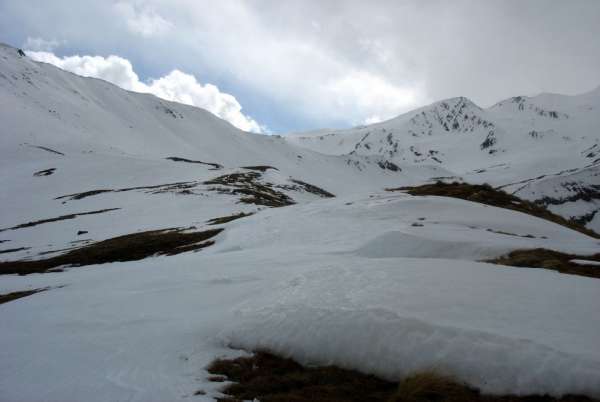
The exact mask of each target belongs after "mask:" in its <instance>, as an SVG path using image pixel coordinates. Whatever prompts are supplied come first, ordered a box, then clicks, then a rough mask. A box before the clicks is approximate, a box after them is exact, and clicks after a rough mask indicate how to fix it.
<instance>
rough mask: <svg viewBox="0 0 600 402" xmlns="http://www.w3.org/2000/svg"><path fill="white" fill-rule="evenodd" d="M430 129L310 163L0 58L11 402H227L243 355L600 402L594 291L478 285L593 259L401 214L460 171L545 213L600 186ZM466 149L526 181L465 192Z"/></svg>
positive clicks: (0, 268)
mask: <svg viewBox="0 0 600 402" xmlns="http://www.w3.org/2000/svg"><path fill="white" fill-rule="evenodd" d="M511 107H512V106H511ZM524 108H525V107H524ZM421 112H424V113H421ZM419 113H420V115H419V116H420V117H419V116H417V117H415V116H413V115H407V116H401V117H399V118H398V119H396V120H394V121H393V122H392V123H390V124H389V127H388V126H386V124H387V123H382V125H380V126H372V127H370V128H361V129H356V130H350V132H349V136H345V135H344V136H343V135H338V133H334V134H333V135H332V136H331V137H332V138H333V139H334V140H335V141H331V142H329V137H327V139H324V140H318V139H315V141H323V142H325V143H330V145H331V149H332V151H331V152H330V153H332V155H324V154H322V153H319V152H314V151H312V150H307V149H305V148H300V147H298V146H296V145H294V144H290V143H289V141H293V140H288V139H284V138H278V137H266V136H258V135H253V134H249V133H244V132H241V131H239V130H237V129H235V128H234V127H232V126H231V125H229V124H228V123H226V122H223V121H222V120H219V119H218V118H216V117H215V116H213V115H211V114H210V113H208V112H206V111H203V110H199V109H195V108H192V107H189V106H184V105H179V104H176V103H170V102H165V101H162V100H160V99H158V98H155V97H153V96H149V95H142V94H135V93H131V92H127V91H123V90H121V89H119V88H117V87H115V86H113V85H110V84H108V83H106V82H103V81H100V80H94V79H86V78H81V77H78V76H75V75H73V74H69V73H66V72H64V71H61V70H58V69H56V68H54V67H52V66H49V65H45V64H40V63H34V62H32V61H30V60H28V59H27V58H25V57H22V56H20V55H19V54H18V52H17V49H14V48H11V47H8V46H0V122H1V126H0V130H1V135H0V186H1V187H2V192H0V205H2V208H1V209H0V300H1V301H6V302H5V303H3V304H1V305H0V322H1V323H2V330H1V331H0V361H1V362H2V364H1V365H0V400H2V401H8V402H16V401H28V402H29V401H45V402H48V401H50V402H54V401H56V402H58V401H61V402H64V401H80V400H86V401H98V402H100V401H107V400H110V401H124V400H127V401H140V402H142V401H144V402H148V401H150V402H152V401H156V402H159V401H174V400H185V401H190V400H199V401H212V400H214V399H215V398H218V397H220V396H221V394H220V393H219V389H220V386H221V385H222V384H221V383H216V382H213V381H211V380H210V377H209V374H208V373H207V372H206V370H205V368H206V367H207V365H208V364H209V363H210V362H211V361H212V360H213V359H214V358H216V357H222V356H226V357H234V356H239V355H240V354H241V353H243V352H240V351H239V350H237V349H235V348H237V347H243V348H246V349H248V350H250V349H270V350H273V351H276V352H278V353H280V354H282V355H286V356H292V357H294V358H296V359H297V360H299V361H302V362H304V363H307V364H311V363H319V364H335V365H338V366H342V367H348V368H352V369H356V370H360V371H362V372H365V373H374V374H377V375H379V376H381V377H386V378H394V379H397V378H398V377H399V376H404V375H407V374H410V373H413V372H415V371H423V370H426V369H430V368H431V367H437V368H439V369H440V370H442V371H443V373H445V374H449V375H453V376H455V377H456V378H457V379H459V380H460V381H466V382H468V383H469V384H471V385H473V386H475V387H477V388H480V389H481V390H482V391H483V392H487V393H499V394H509V393H516V394H523V395H525V394H546V393H547V394H551V395H562V394H566V393H577V394H586V395H590V396H594V397H598V396H600V387H599V384H600V351H599V350H598V348H597V340H598V336H597V335H598V333H600V323H599V322H598V320H593V319H590V317H593V316H594V315H595V313H596V309H597V306H598V304H599V303H600V283H599V281H598V280H597V279H595V278H589V277H582V276H576V275H567V274H559V273H557V272H556V271H551V270H548V269H535V268H527V269H524V268H515V267H507V266H501V265H493V264H489V263H485V262H482V261H484V260H490V259H496V258H498V257H501V256H504V255H506V254H508V253H510V252H512V251H514V250H530V249H545V250H556V251H559V252H562V253H565V254H568V255H573V256H577V260H578V262H574V263H573V264H583V265H584V266H586V267H588V269H593V267H594V264H595V263H597V262H596V261H591V260H588V259H589V258H596V257H592V256H593V255H594V254H596V253H597V250H598V240H597V239H594V238H591V237H589V236H587V235H585V234H584V233H579V232H576V231H573V230H571V229H569V228H567V227H564V226H560V225H558V224H556V223H554V222H551V221H548V220H545V219H540V218H538V217H535V216H532V215H530V214H526V213H522V212H519V211H514V210H510V209H505V208H497V207H494V206H490V205H484V204H481V203H478V202H471V201H467V200H463V199H454V198H447V197H437V196H412V195H410V194H407V193H406V192H403V191H398V192H389V191H384V188H387V187H390V188H391V187H399V186H407V185H414V184H419V183H424V182H427V181H431V180H434V179H435V178H436V177H440V176H456V175H458V174H459V173H460V172H462V171H463V170H464V171H465V172H466V173H465V174H464V175H463V176H465V178H470V177H471V178H472V177H481V178H485V177H487V178H490V177H494V176H498V172H505V173H502V176H501V177H498V181H499V182H503V183H504V184H509V185H510V186H512V187H511V191H512V190H513V187H514V190H515V191H517V190H519V188H518V187H522V188H521V189H520V190H519V191H522V192H526V191H531V193H532V197H535V196H537V191H538V190H537V187H536V186H540V187H541V186H542V185H543V184H544V179H547V180H548V186H549V187H551V188H552V187H553V186H563V185H565V186H566V185H567V183H569V182H571V181H573V182H575V181H580V182H582V183H584V184H582V186H583V185H587V183H588V182H589V181H590V180H591V179H590V178H589V177H587V176H586V175H587V174H589V175H590V176H591V175H593V174H594V171H593V169H594V167H588V168H586V167H585V166H584V167H583V168H582V167H578V166H579V165H577V166H576V168H577V169H587V170H581V173H579V170H577V171H575V170H573V171H565V172H563V173H561V174H559V175H556V176H550V175H547V176H545V177H543V178H538V179H536V180H534V181H526V182H522V183H517V182H521V181H523V180H528V179H529V178H530V177H531V176H530V174H531V172H527V174H524V175H523V176H519V175H520V174H523V170H520V169H523V168H524V167H525V166H534V165H535V163H536V162H534V161H530V160H528V159H527V158H524V159H523V158H522V155H525V154H526V151H523V150H518V149H516V146H512V145H511V144H512V143H511V142H510V141H512V140H511V138H512V137H511V136H512V135H513V134H511V132H509V131H507V130H506V129H504V128H503V127H502V126H501V124H500V123H499V122H498V121H496V120H497V119H496V118H495V117H494V116H495V115H494V112H491V111H490V110H483V109H480V108H478V107H476V106H475V105H473V104H472V103H470V102H468V101H467V100H465V99H463V98H458V99H455V100H452V101H447V102H441V103H438V104H436V106H435V110H426V108H425V109H423V110H422V111H420V112H419ZM511 113H512V112H511ZM569 113H570V115H571V114H573V112H572V111H569ZM471 116H473V117H471ZM413 117H414V118H415V122H412V123H411V119H412V118H413ZM465 117H466V118H465ZM545 118H548V117H547V116H546V117H545ZM460 119H462V120H460ZM494 119H496V120H494ZM455 122H458V123H457V124H458V126H457V125H456V124H454V123H455ZM483 122H486V123H483ZM491 123H493V125H494V126H493V127H492V126H491V125H490V124H491ZM444 124H445V125H444ZM406 125H409V126H410V127H413V128H415V135H416V136H415V137H414V138H416V139H417V140H419V141H421V142H419V143H418V144H417V143H415V146H417V145H419V146H420V147H421V148H418V149H417V148H414V150H416V151H417V152H419V153H421V155H416V154H415V152H414V151H411V150H410V146H409V147H408V148H406V147H405V145H404V143H403V142H402V141H401V140H403V138H404V137H400V134H402V133H403V132H404V131H402V130H404V128H406V127H408V126H406ZM485 125H487V127H486V126H485ZM429 126H431V135H429V130H430V128H429ZM373 127H379V128H378V130H379V131H377V130H375V131H372V133H370V134H369V135H368V136H366V132H365V130H367V131H369V130H373ZM386 127H387V128H386ZM446 127H447V128H448V131H446ZM417 128H419V130H421V131H416V130H417ZM382 129H386V132H385V133H384V132H383V130H382ZM392 129H393V130H392ZM387 130H390V131H389V132H388V131H387ZM490 130H493V131H494V136H497V141H498V142H497V149H499V151H498V152H496V153H491V154H490V153H489V149H496V148H495V146H496V145H494V146H492V147H490V148H489V149H488V148H486V149H484V150H483V151H482V150H481V144H482V142H484V141H485V138H486V137H487V136H488V135H489V132H490ZM390 132H391V134H392V139H391V142H392V144H390V143H389V141H388V140H387V136H388V134H390ZM352 136H354V137H355V138H356V142H354V143H352V142H351V141H346V140H347V139H348V138H353V137H352ZM365 136H366V138H365ZM315 138H317V137H315ZM411 138H412V135H411ZM457 138H460V139H464V138H468V139H473V140H474V141H473V142H469V143H468V144H465V145H462V144H461V141H456V140H455V139H457ZM529 138H530V139H528V141H530V142H531V143H533V144H538V142H535V141H538V140H539V139H534V138H531V137H529ZM544 138H546V137H544ZM441 139H443V141H442V140H441ZM434 140H435V141H434ZM438 140H439V141H438ZM298 141H299V142H300V143H304V140H302V139H300V140H298ZM561 141H562V140H560V141H559V143H560V144H562V142H561ZM359 143H360V144H359ZM544 143H545V142H544ZM565 143H567V142H565ZM572 143H573V144H574V145H573V148H574V149H577V150H579V147H580V145H579V143H578V141H572ZM393 144H398V145H397V151H394V147H395V145H393ZM367 145H368V146H367ZM434 145H435V146H436V148H435V149H436V150H438V152H439V153H438V154H433V155H430V154H429V153H428V152H427V153H423V152H425V151H428V150H430V149H432V148H431V147H433V146H434ZM509 145H511V146H509ZM377 146H380V147H382V153H381V154H380V153H379V149H378V148H377V149H374V148H376V147H377ZM461 146H463V147H464V148H465V149H468V150H471V151H472V153H473V155H475V156H473V160H475V161H476V162H477V163H479V162H480V161H481V162H485V163H488V164H489V163H492V161H494V160H495V159H494V158H500V157H501V156H502V155H512V156H511V158H509V159H507V162H506V163H508V162H510V165H508V166H503V165H499V166H496V167H492V168H487V169H486V172H482V173H477V172H472V171H469V170H468V169H471V168H472V166H471V162H470V159H471V158H470V156H471V153H463V158H462V159H461V158H460V157H459V156H460V155H459V154H457V152H459V150H460V149H461V148H460V147H461ZM337 147H340V149H341V148H343V152H337V153H338V154H336V152H334V150H335V149H338V148H337ZM390 147H391V148H390ZM500 149H506V150H507V151H506V152H501V151H500ZM384 150H388V151H390V152H392V151H393V152H392V153H391V154H390V153H387V154H386V153H385V152H383V151H384ZM561 150H564V149H563V148H561ZM421 151H423V152H421ZM513 151H515V152H514V153H513ZM517 151H518V152H522V154H521V153H518V152H517ZM594 152H595V150H594V149H589V150H588V151H587V152H584V153H583V154H582V156H581V161H583V160H586V159H589V158H591V157H589V158H588V157H587V156H586V155H588V154H590V153H594ZM557 153H558V151H557ZM390 155H391V157H390ZM434 156H435V157H436V158H438V159H440V160H441V161H442V162H441V163H440V162H437V161H436V160H435V159H434V158H433V157H434ZM466 156H469V158H467V157H466ZM403 158H405V159H403ZM422 158H425V159H423V160H422V161H417V162H415V159H419V160H420V159H422ZM563 159H565V160H566V159H568V158H567V157H566V156H565V157H564V158H563ZM561 160H562V159H561ZM579 161H580V160H579V159H577V160H576V162H577V163H579ZM548 163H549V162H548ZM592 164H593V162H588V165H592ZM485 166H488V165H485ZM586 166H587V165H586ZM534 167H535V166H534ZM553 168H554V167H553ZM461 169H462V170H461ZM544 169H545V168H544ZM544 169H542V170H544ZM553 172H554V170H553ZM500 179H501V180H500ZM582 186H578V187H577V186H576V187H572V188H571V187H569V188H570V189H571V190H572V191H573V194H574V195H575V194H577V197H579V196H580V195H581V192H582V191H584V192H585V191H587V190H581V189H582V188H583V187H582ZM586 188H587V187H586ZM592 188H593V187H592ZM571 190H570V191H571ZM540 191H543V192H544V194H548V191H550V190H548V189H546V188H542V189H541V190H540ZM561 194H562V193H561ZM554 199H558V198H556V197H554ZM584 201H585V199H584ZM577 202H578V201H577V200H576V201H572V202H571V201H567V203H565V205H571V204H573V205H575V204H577ZM569 203H571V204H569ZM550 204H551V203H549V205H550ZM552 205H554V204H552ZM552 205H551V207H552ZM586 258H587V259H586ZM590 267H592V268H590ZM13 273H22V274H27V275H21V276H20V275H15V274H13ZM41 290H43V291H41ZM17 296H20V297H19V298H17Z"/></svg>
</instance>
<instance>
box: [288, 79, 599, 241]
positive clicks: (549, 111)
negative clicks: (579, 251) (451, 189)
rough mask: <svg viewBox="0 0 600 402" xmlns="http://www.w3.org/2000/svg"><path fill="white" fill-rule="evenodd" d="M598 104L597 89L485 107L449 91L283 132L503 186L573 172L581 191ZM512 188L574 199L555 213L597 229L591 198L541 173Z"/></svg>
mask: <svg viewBox="0 0 600 402" xmlns="http://www.w3.org/2000/svg"><path fill="white" fill-rule="evenodd" d="M599 110H600V88H599V89H596V90H594V91H591V92H589V93H586V94H583V95H578V96H564V95H555V94H542V95H539V96H536V97H532V98H529V97H523V96H519V97H515V98H511V99H508V100H505V101H502V102H499V103H498V104H496V105H494V106H492V107H490V108H488V109H482V108H480V107H478V106H477V105H475V104H474V103H473V102H471V101H469V100H468V99H466V98H453V99H448V100H445V101H441V102H437V103H434V104H432V105H429V106H426V107H423V108H420V109H417V110H415V111H412V112H409V113H406V114H404V115H402V116H399V117H396V118H394V119H392V120H389V121H385V122H382V123H378V124H374V125H370V126H364V127H357V128H354V129H350V130H341V131H334V130H330V131H324V132H322V133H320V135H312V134H311V135H308V136H303V135H302V134H297V135H294V136H291V137H289V138H286V139H287V140H288V141H289V142H290V143H293V144H295V145H299V146H303V147H305V148H308V149H312V150H314V151H317V152H322V153H324V154H331V155H369V156H381V157H383V158H385V160H387V161H390V162H392V163H394V164H396V165H398V166H399V167H404V166H407V165H408V166H431V165H433V166H439V167H442V168H444V169H446V170H448V171H449V172H450V174H449V176H452V177H453V178H455V179H463V180H466V181H469V182H475V183H483V182H488V183H490V184H492V185H494V186H505V188H506V189H508V190H511V191H516V190H517V189H518V187H514V186H509V184H510V183H516V182H528V183H530V184H529V185H533V183H534V182H535V181H537V180H541V179H544V178H546V177H548V176H556V175H560V176H564V174H565V172H569V173H570V174H575V173H576V172H579V173H577V175H578V179H577V180H578V183H579V184H578V185H579V186H580V187H581V186H583V187H585V188H586V189H587V190H586V192H587V193H589V191H590V189H593V188H595V187H594V186H598V185H600V181H598V176H597V175H596V174H594V173H585V172H595V171H596V169H597V166H599V165H600V154H599V153H598V149H599V147H600V130H599V129H598V127H600V113H599ZM583 178H585V179H583ZM513 189H514V190H513ZM516 194H517V195H519V196H521V197H525V198H528V199H530V200H533V201H538V202H540V203H541V204H543V205H548V204H547V198H554V199H557V197H558V199H564V198H569V202H570V203H572V202H578V205H580V206H578V207H577V208H555V210H556V212H558V213H562V214H563V215H564V216H565V217H566V218H575V219H578V220H581V221H582V222H585V223H586V224H587V225H588V227H590V228H591V229H596V230H600V226H598V225H599V224H600V223H599V222H598V221H596V220H594V219H589V218H586V216H590V214H592V213H594V211H597V210H598V207H597V205H596V203H594V202H591V201H590V200H589V199H588V198H589V197H586V196H582V197H575V198H574V196H573V194H569V193H568V191H567V190H565V189H564V186H563V185H561V184H560V183H556V184H554V185H551V184H550V182H549V181H548V180H546V181H545V184H544V185H540V186H538V191H537V192H532V191H529V192H528V191H524V190H520V191H519V192H517V193H516ZM544 197H546V198H544ZM550 205H557V204H556V203H554V204H550Z"/></svg>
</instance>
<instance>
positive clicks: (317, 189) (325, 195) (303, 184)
mask: <svg viewBox="0 0 600 402" xmlns="http://www.w3.org/2000/svg"><path fill="white" fill-rule="evenodd" d="M291 180H292V182H294V183H296V184H297V185H299V186H300V187H302V189H303V190H304V191H306V192H307V193H312V194H315V195H318V196H319V197H321V198H334V197H335V195H334V194H331V193H330V192H329V191H326V190H323V189H322V188H320V187H317V186H315V185H312V184H309V183H306V182H304V181H301V180H296V179H291Z"/></svg>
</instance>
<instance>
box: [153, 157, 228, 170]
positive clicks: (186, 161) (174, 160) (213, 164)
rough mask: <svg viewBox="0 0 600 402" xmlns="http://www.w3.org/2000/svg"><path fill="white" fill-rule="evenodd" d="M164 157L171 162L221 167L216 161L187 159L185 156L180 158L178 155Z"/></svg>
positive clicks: (213, 167) (216, 168) (214, 167)
mask: <svg viewBox="0 0 600 402" xmlns="http://www.w3.org/2000/svg"><path fill="white" fill-rule="evenodd" d="M165 159H167V160H170V161H173V162H185V163H197V164H200V165H207V166H212V169H211V170H218V169H222V168H223V165H219V164H218V163H211V162H202V161H196V160H192V159H187V158H180V157H178V156H169V157H168V158H165Z"/></svg>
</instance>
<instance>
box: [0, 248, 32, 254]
mask: <svg viewBox="0 0 600 402" xmlns="http://www.w3.org/2000/svg"><path fill="white" fill-rule="evenodd" d="M30 248H31V247H17V248H5V249H4V250H0V254H8V253H16V252H17V251H23V250H29V249H30Z"/></svg>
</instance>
